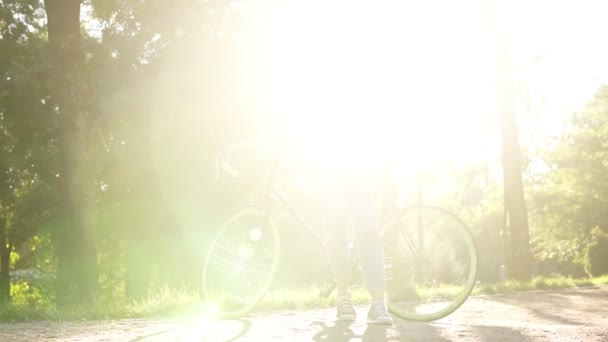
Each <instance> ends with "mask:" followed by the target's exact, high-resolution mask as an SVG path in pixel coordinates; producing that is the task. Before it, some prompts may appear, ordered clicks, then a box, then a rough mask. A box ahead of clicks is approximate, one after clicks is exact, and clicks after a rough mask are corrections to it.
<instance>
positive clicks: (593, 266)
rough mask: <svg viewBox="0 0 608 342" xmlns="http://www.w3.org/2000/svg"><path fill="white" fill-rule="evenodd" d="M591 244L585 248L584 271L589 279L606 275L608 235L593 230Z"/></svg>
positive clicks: (607, 269)
mask: <svg viewBox="0 0 608 342" xmlns="http://www.w3.org/2000/svg"><path fill="white" fill-rule="evenodd" d="M591 235H592V238H591V243H590V244H589V245H587V247H586V248H585V256H584V258H585V259H584V265H585V271H586V272H587V274H588V275H589V276H590V277H597V276H600V275H604V274H608V234H607V233H605V232H602V231H600V230H599V229H594V230H593V231H592V232H591Z"/></svg>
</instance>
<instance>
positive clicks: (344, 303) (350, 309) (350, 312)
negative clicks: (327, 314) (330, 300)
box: [336, 293, 357, 322]
mask: <svg viewBox="0 0 608 342" xmlns="http://www.w3.org/2000/svg"><path fill="white" fill-rule="evenodd" d="M336 306H337V311H336V321H341V322H354V321H355V320H356V319H357V311H355V307H354V306H353V302H352V301H351V298H350V293H345V294H339V295H338V296H337V297H336Z"/></svg>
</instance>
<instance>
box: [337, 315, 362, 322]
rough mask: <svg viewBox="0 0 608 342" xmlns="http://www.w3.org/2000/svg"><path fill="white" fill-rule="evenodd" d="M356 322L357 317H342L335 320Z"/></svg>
mask: <svg viewBox="0 0 608 342" xmlns="http://www.w3.org/2000/svg"><path fill="white" fill-rule="evenodd" d="M356 320H357V317H355V316H342V317H338V318H336V322H354V321H356Z"/></svg>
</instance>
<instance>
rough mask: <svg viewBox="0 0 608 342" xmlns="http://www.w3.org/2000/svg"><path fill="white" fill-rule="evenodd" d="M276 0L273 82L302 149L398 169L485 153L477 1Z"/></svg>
mask: <svg viewBox="0 0 608 342" xmlns="http://www.w3.org/2000/svg"><path fill="white" fill-rule="evenodd" d="M271 3H273V4H274V6H270V7H271V8H272V9H271V10H269V11H268V12H267V13H268V18H269V19H267V20H264V21H263V22H264V26H263V28H262V32H263V33H264V34H263V35H262V36H263V37H264V38H263V39H261V44H260V46H261V47H262V49H261V50H263V51H266V53H268V57H269V58H268V64H269V66H268V68H269V70H270V71H271V72H270V73H269V77H268V79H269V80H267V81H266V82H267V83H268V84H270V87H273V89H274V94H275V97H274V99H273V100H274V101H275V103H274V106H275V110H277V111H278V112H280V113H284V117H285V123H284V125H285V127H286V130H287V131H288V132H289V133H288V138H289V139H290V142H289V143H290V144H292V145H293V146H295V149H296V150H298V151H299V152H300V153H304V154H305V155H307V156H309V157H310V156H312V157H313V158H317V159H318V160H319V161H320V162H323V163H326V164H327V163H331V162H334V163H342V164H346V165H352V164H353V163H354V162H357V161H358V164H359V165H376V164H377V162H380V161H386V160H390V161H391V162H392V163H393V164H397V165H396V166H397V167H399V168H400V169H412V168H419V167H421V166H424V165H429V164H432V163H434V162H437V161H440V160H467V161H471V160H475V159H479V158H480V157H481V156H484V155H487V150H486V149H487V146H488V143H487V142H488V141H491V140H492V139H491V137H492V136H494V135H496V133H495V132H494V131H491V130H494V129H495V127H489V126H490V124H489V122H490V120H491V118H490V115H488V111H489V109H490V106H491V104H492V101H493V99H492V96H491V94H492V93H491V89H489V88H490V87H489V86H488V85H489V84H491V83H490V82H491V79H490V77H491V76H490V75H489V65H488V62H487V60H488V58H487V53H488V52H487V51H485V50H484V49H485V48H486V47H485V46H484V45H483V44H484V43H483V37H482V35H481V34H480V33H479V31H480V30H479V27H478V25H479V24H480V18H479V12H478V11H477V12H476V11H474V10H473V9H474V7H473V6H471V5H469V6H468V7H467V6H466V5H463V4H460V3H459V5H455V4H453V2H451V1H434V2H424V3H418V2H416V3H415V4H414V3H409V2H401V1H384V2H373V4H372V3H371V2H344V1H332V2H321V1H312V2H310V1H307V2H295V1H288V2H284V3H282V5H277V3H276V2H271ZM439 5H441V6H443V8H444V9H443V10H442V11H437V10H436V7H437V6H439ZM425 14H428V15H431V16H430V17H431V18H433V19H432V20H429V19H428V18H429V16H427V15H425ZM489 137H490V138H489ZM336 156H339V158H336ZM414 165H416V166H414Z"/></svg>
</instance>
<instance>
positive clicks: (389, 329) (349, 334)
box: [312, 320, 448, 342]
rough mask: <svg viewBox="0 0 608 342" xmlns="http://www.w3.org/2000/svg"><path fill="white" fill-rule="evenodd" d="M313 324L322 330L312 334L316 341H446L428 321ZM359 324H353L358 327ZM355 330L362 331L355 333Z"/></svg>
mask: <svg viewBox="0 0 608 342" xmlns="http://www.w3.org/2000/svg"><path fill="white" fill-rule="evenodd" d="M313 325H318V326H321V327H322V330H321V331H320V332H318V333H317V334H316V335H314V336H313V338H312V340H313V341H316V342H320V341H325V342H341V341H352V340H353V339H356V340H357V341H359V340H360V341H362V342H365V341H368V342H378V341H388V340H391V341H395V340H398V341H448V340H446V339H445V338H443V337H441V335H440V332H439V331H438V330H437V329H436V328H435V327H433V326H432V325H431V324H429V323H413V322H406V321H401V320H396V321H395V323H394V324H393V325H375V324H368V325H367V326H366V327H361V328H363V329H353V326H354V323H349V322H336V323H335V324H333V325H327V324H326V323H324V322H314V323H313ZM359 327H360V326H355V328H359ZM357 330H362V332H360V333H357Z"/></svg>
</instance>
